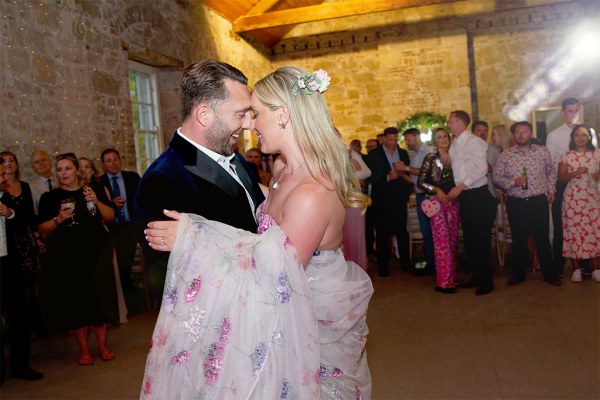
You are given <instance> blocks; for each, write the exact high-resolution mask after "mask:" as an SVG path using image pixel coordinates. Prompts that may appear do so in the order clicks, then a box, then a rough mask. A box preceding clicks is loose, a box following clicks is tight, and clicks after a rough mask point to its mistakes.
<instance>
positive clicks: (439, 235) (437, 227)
mask: <svg viewBox="0 0 600 400" xmlns="http://www.w3.org/2000/svg"><path fill="white" fill-rule="evenodd" d="M433 198H434V199H436V200H438V201H439V199H438V198H437V196H434V197H433ZM440 206H441V208H440V211H439V212H438V213H437V214H435V215H434V216H433V217H431V218H430V221H431V232H432V234H433V249H434V254H435V273H436V282H435V285H436V286H439V287H456V286H457V285H458V280H457V279H456V257H455V254H454V253H455V248H456V239H457V238H458V223H459V221H460V216H459V211H460V205H459V203H458V201H447V202H445V203H444V202H441V201H440Z"/></svg>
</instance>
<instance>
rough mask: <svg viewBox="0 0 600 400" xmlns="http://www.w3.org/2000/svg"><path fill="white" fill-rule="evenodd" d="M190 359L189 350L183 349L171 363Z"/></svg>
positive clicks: (174, 363) (180, 362) (179, 362)
mask: <svg viewBox="0 0 600 400" xmlns="http://www.w3.org/2000/svg"><path fill="white" fill-rule="evenodd" d="M189 359H190V355H189V353H188V352H187V351H185V350H183V351H182V352H181V353H179V354H177V355H176V356H174V357H173V358H171V365H176V364H183V363H185V362H186V361H187V360H189Z"/></svg>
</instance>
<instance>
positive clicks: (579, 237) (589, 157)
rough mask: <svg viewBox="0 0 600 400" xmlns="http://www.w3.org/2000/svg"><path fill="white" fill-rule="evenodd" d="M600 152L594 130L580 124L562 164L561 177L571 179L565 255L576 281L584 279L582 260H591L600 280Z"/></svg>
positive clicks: (567, 192)
mask: <svg viewBox="0 0 600 400" xmlns="http://www.w3.org/2000/svg"><path fill="white" fill-rule="evenodd" d="M599 167H600V153H599V152H598V150H596V149H595V148H594V145H593V144H592V135H591V132H590V129H589V128H588V127H586V126H585V125H576V126H575V127H574V128H573V131H571V142H570V143H569V151H567V152H566V153H565V154H564V155H563V156H562V157H561V159H560V163H559V164H558V180H559V181H560V182H568V184H567V188H566V189H565V194H564V196H563V203H562V224H563V256H564V257H569V258H571V265H572V266H573V275H572V276H571V280H572V281H573V282H581V280H582V277H581V269H580V268H579V260H583V259H590V260H591V263H592V267H593V269H594V271H593V272H592V279H593V280H595V281H597V282H600V269H599V267H600V265H599V259H600V193H599V192H598V180H599V179H600V173H599Z"/></svg>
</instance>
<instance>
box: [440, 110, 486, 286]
mask: <svg viewBox="0 0 600 400" xmlns="http://www.w3.org/2000/svg"><path fill="white" fill-rule="evenodd" d="M470 122H471V118H470V117H469V114H467V113H466V112H465V111H462V110H457V111H453V112H451V113H450V116H449V118H448V127H449V128H450V130H451V131H452V134H453V135H454V137H455V139H454V141H453V142H452V146H450V159H451V163H452V171H453V173H454V181H455V182H456V186H455V187H453V188H452V189H451V190H450V192H449V193H448V198H449V199H450V200H452V199H456V198H458V199H459V200H460V220H461V223H462V227H463V234H464V242H465V254H466V257H467V265H468V268H469V270H471V271H473V277H472V278H471V280H470V281H468V282H465V283H463V284H462V285H461V287H462V288H474V287H476V288H477V291H476V292H475V294H476V295H478V296H480V295H486V294H488V293H490V292H492V291H493V290H494V281H493V279H492V265H491V263H490V257H491V245H492V227H493V225H494V218H495V216H496V206H497V202H496V200H495V199H494V198H493V197H492V195H491V194H490V192H489V190H488V187H487V178H486V173H487V159H486V153H487V145H486V143H485V142H484V141H483V140H481V138H479V137H477V136H475V135H473V134H472V133H471V132H469V131H468V129H467V127H468V126H469V124H470Z"/></svg>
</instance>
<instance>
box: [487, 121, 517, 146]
mask: <svg viewBox="0 0 600 400" xmlns="http://www.w3.org/2000/svg"><path fill="white" fill-rule="evenodd" d="M491 141H492V144H493V145H494V146H496V147H497V148H499V149H500V152H503V151H504V150H507V149H508V148H510V147H512V146H513V145H514V139H513V137H512V135H511V134H510V131H509V130H508V128H507V127H506V125H503V124H500V125H496V126H494V127H493V128H492V137H491Z"/></svg>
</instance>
